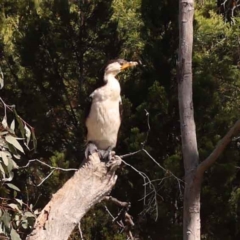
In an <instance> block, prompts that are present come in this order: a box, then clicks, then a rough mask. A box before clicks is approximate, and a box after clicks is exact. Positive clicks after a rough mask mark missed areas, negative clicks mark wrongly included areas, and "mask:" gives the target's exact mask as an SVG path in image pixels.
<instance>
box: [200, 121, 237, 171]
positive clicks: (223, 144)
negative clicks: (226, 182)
mask: <svg viewBox="0 0 240 240" xmlns="http://www.w3.org/2000/svg"><path fill="white" fill-rule="evenodd" d="M239 132H240V120H238V121H237V122H236V123H235V124H234V126H233V127H232V128H231V129H230V130H229V131H228V133H227V134H226V135H225V136H224V137H223V138H222V139H221V140H220V141H219V142H218V144H217V146H216V147H215V149H214V150H213V151H212V153H211V154H210V155H209V156H208V157H207V158H206V159H205V160H204V161H203V162H201V163H200V164H199V165H198V168H197V174H203V173H204V172H205V171H206V170H207V169H208V168H209V167H210V166H212V165H213V164H214V162H215V161H216V160H217V159H218V157H219V156H220V155H221V154H222V152H223V151H224V150H225V148H226V147H227V145H228V144H229V143H230V142H231V141H232V138H233V137H235V136H236V135H237V134H239Z"/></svg>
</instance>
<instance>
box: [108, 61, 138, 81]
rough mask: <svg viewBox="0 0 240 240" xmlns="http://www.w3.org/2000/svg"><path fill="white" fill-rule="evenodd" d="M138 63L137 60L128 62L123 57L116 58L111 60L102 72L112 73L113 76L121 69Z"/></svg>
mask: <svg viewBox="0 0 240 240" xmlns="http://www.w3.org/2000/svg"><path fill="white" fill-rule="evenodd" d="M136 65H138V62H128V61H126V60H124V59H117V60H111V61H110V62H109V63H108V64H107V66H106V68H105V70H104V74H106V75H108V74H112V75H114V77H115V76H116V75H117V74H118V73H120V72H121V71H123V70H124V69H127V68H129V67H133V66H136Z"/></svg>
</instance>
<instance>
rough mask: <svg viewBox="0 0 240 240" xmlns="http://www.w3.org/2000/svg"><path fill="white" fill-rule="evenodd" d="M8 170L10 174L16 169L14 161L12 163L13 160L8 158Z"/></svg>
mask: <svg viewBox="0 0 240 240" xmlns="http://www.w3.org/2000/svg"><path fill="white" fill-rule="evenodd" d="M7 169H8V172H9V173H10V172H11V171H12V170H13V169H14V166H13V161H12V159H11V158H8V166H7Z"/></svg>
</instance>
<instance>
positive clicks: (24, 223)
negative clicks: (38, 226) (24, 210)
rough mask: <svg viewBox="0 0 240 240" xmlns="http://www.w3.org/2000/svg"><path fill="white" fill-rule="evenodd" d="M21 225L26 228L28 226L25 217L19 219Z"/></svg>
mask: <svg viewBox="0 0 240 240" xmlns="http://www.w3.org/2000/svg"><path fill="white" fill-rule="evenodd" d="M21 225H22V227H23V228H24V229H27V228H28V221H27V219H25V220H22V221H21Z"/></svg>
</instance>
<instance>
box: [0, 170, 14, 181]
mask: <svg viewBox="0 0 240 240" xmlns="http://www.w3.org/2000/svg"><path fill="white" fill-rule="evenodd" d="M13 177H14V173H13V172H10V173H9V177H8V178H3V179H2V181H4V182H11V181H12V180H13Z"/></svg>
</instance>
